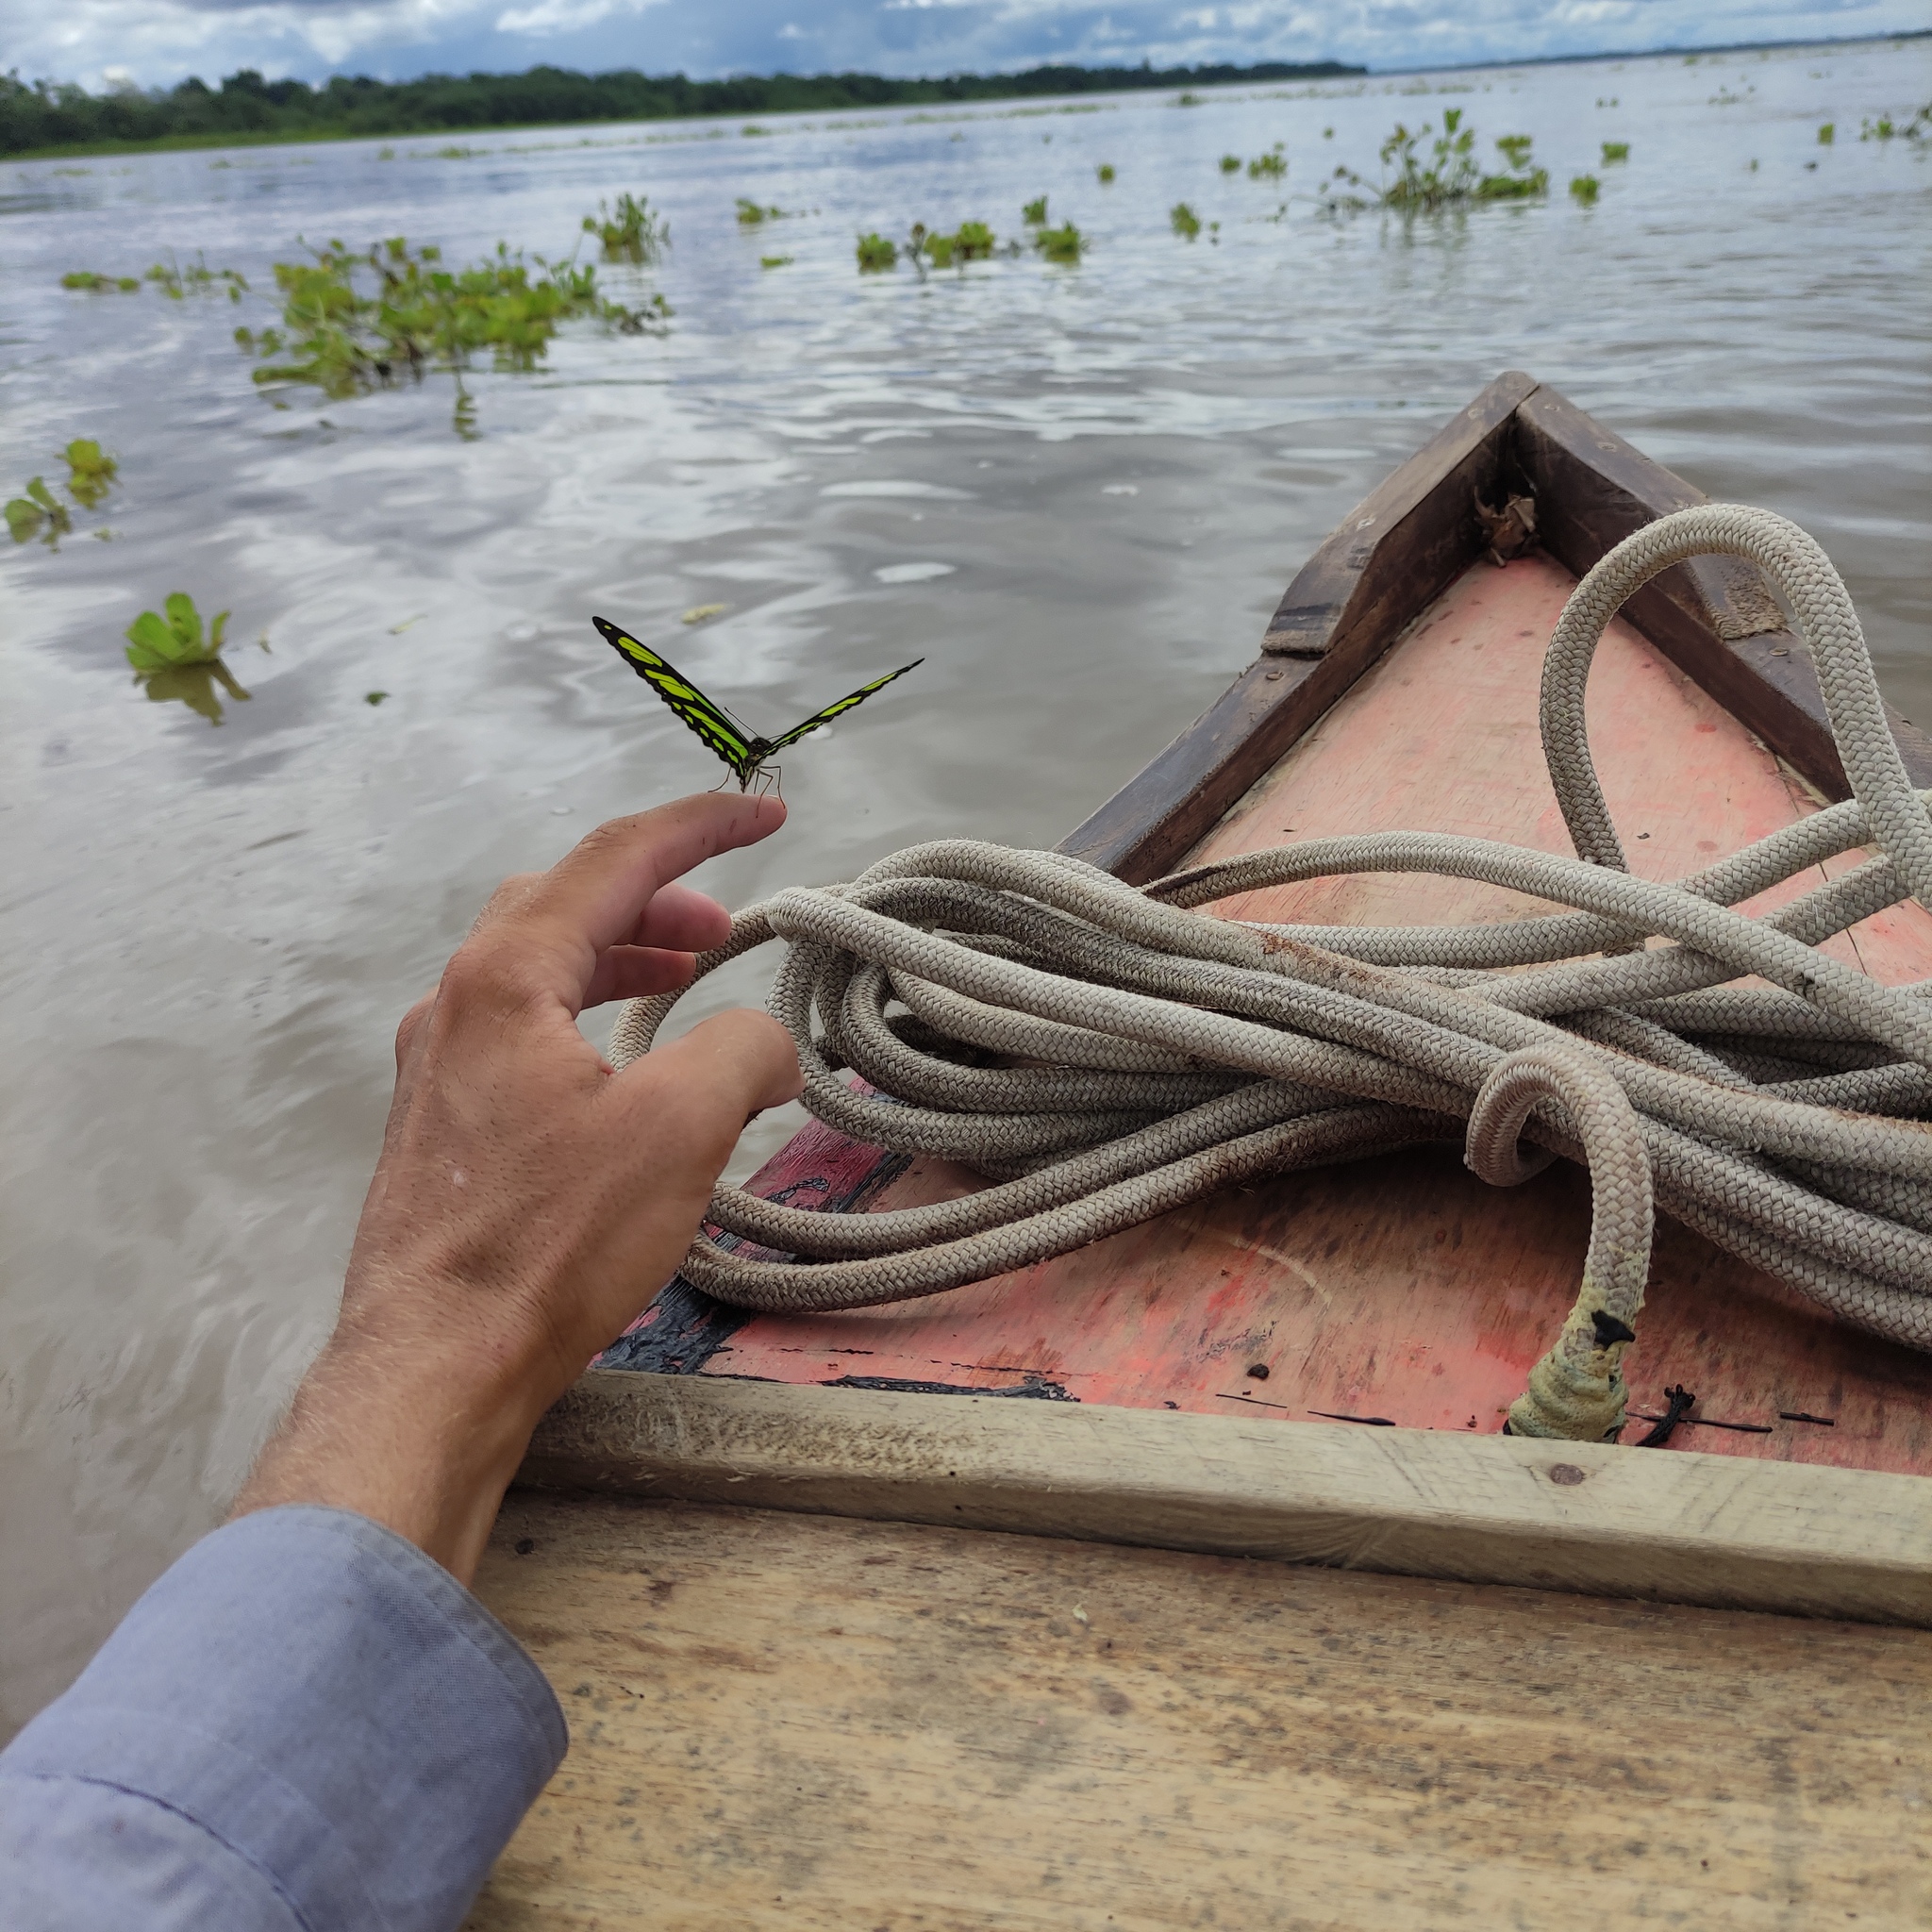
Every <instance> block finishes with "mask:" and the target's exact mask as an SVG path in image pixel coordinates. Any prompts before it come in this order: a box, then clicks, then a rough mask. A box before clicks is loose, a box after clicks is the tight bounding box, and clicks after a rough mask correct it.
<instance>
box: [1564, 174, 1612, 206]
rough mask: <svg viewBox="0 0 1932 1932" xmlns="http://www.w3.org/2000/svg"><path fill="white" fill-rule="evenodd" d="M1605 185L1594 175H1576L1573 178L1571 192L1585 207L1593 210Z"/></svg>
mask: <svg viewBox="0 0 1932 1932" xmlns="http://www.w3.org/2000/svg"><path fill="white" fill-rule="evenodd" d="M1603 185H1604V184H1603V183H1602V182H1601V181H1599V180H1598V179H1597V178H1596V176H1595V175H1573V176H1572V177H1571V181H1570V192H1571V194H1572V195H1573V196H1574V197H1575V199H1576V200H1577V201H1578V202H1579V203H1581V205H1582V206H1583V207H1585V208H1592V207H1594V206H1595V204H1596V198H1597V196H1598V194H1599V193H1601V192H1602V191H1603Z"/></svg>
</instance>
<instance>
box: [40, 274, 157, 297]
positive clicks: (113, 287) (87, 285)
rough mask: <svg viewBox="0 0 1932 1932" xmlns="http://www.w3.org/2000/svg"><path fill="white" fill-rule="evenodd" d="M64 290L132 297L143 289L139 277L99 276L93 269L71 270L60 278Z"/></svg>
mask: <svg viewBox="0 0 1932 1932" xmlns="http://www.w3.org/2000/svg"><path fill="white" fill-rule="evenodd" d="M60 286H61V287H62V288H63V289H81V290H84V291H86V292H87V293H88V294H90V295H107V294H120V295H132V294H133V293H134V292H135V291H137V290H138V289H139V288H140V287H141V277H140V276H139V275H95V274H94V272H93V271H92V269H85V268H76V269H70V270H69V271H68V273H67V274H66V275H62V276H61V277H60Z"/></svg>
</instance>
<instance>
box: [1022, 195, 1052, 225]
mask: <svg viewBox="0 0 1932 1932" xmlns="http://www.w3.org/2000/svg"><path fill="white" fill-rule="evenodd" d="M1020 219H1021V220H1022V221H1023V222H1024V223H1025V224H1026V225H1027V226H1028V227H1029V228H1043V227H1045V226H1046V196H1045V195H1043V194H1042V195H1041V197H1040V199H1039V200H1038V201H1029V202H1028V203H1027V204H1026V206H1025V207H1024V208H1022V209H1021V210H1020Z"/></svg>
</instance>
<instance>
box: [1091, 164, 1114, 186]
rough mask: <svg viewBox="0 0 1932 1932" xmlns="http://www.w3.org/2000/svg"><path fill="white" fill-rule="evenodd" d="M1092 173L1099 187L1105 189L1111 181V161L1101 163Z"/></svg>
mask: <svg viewBox="0 0 1932 1932" xmlns="http://www.w3.org/2000/svg"><path fill="white" fill-rule="evenodd" d="M1093 173H1094V175H1095V177H1096V178H1097V179H1098V180H1099V182H1100V185H1101V186H1102V187H1103V188H1105V187H1107V186H1108V183H1110V182H1111V181H1112V179H1113V163H1112V162H1111V161H1102V162H1101V164H1100V165H1099V167H1097V168H1095V169H1094V171H1093Z"/></svg>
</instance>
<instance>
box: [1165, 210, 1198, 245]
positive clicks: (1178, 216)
mask: <svg viewBox="0 0 1932 1932" xmlns="http://www.w3.org/2000/svg"><path fill="white" fill-rule="evenodd" d="M1167 219H1168V222H1169V223H1170V225H1172V226H1173V228H1174V233H1175V234H1176V235H1180V236H1184V237H1185V238H1186V239H1187V240H1188V241H1190V242H1191V241H1192V240H1193V239H1194V238H1195V236H1197V235H1198V234H1199V233H1200V232H1201V217H1200V216H1199V215H1197V214H1196V213H1195V212H1194V210H1193V209H1192V208H1190V207H1189V206H1188V205H1187V203H1186V202H1184V201H1177V202H1175V203H1174V206H1173V207H1172V208H1169V209H1168V211H1167Z"/></svg>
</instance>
